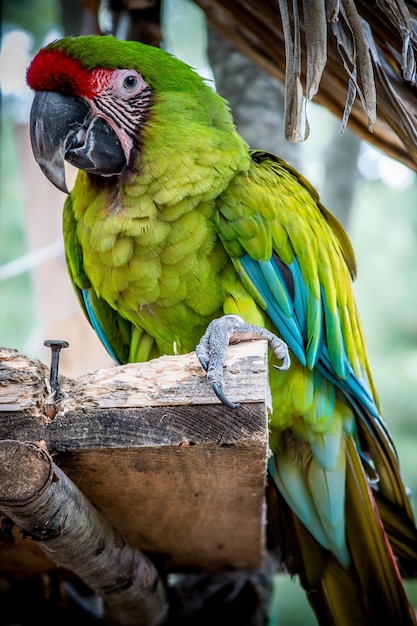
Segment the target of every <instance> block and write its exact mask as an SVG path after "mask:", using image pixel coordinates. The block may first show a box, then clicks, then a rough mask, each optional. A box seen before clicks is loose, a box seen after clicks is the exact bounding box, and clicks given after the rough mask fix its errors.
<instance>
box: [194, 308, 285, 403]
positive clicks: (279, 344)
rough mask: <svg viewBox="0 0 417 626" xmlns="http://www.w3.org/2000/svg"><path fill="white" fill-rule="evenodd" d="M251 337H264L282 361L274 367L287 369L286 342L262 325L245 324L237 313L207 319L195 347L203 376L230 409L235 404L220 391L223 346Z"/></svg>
mask: <svg viewBox="0 0 417 626" xmlns="http://www.w3.org/2000/svg"><path fill="white" fill-rule="evenodd" d="M252 339H266V341H268V344H269V347H270V348H271V350H272V351H273V352H274V354H275V356H276V358H277V359H282V365H274V367H275V368H276V369H279V370H287V369H288V368H289V366H290V356H289V352H288V346H287V344H286V343H285V342H284V341H282V339H279V338H278V337H277V336H276V335H274V334H273V333H271V332H270V331H269V330H266V328H261V327H259V326H252V324H246V323H245V322H244V321H243V320H242V318H241V317H239V316H238V315H225V316H224V317H219V318H218V319H215V320H213V321H212V322H210V324H209V325H208V326H207V330H206V332H205V333H204V335H203V336H202V337H201V339H200V342H199V343H198V345H197V347H196V349H195V351H196V354H197V357H198V359H199V361H200V363H201V365H202V366H203V367H204V369H205V370H206V372H207V380H208V382H209V383H210V385H211V386H212V388H213V391H214V393H215V394H216V396H217V397H218V398H219V400H220V401H221V402H223V404H225V405H226V406H227V407H229V408H231V409H235V408H236V407H237V406H239V405H238V404H234V403H233V402H230V400H228V399H227V398H226V396H225V395H224V393H223V365H224V362H225V359H226V352H227V348H228V346H229V344H230V343H239V342H240V341H249V340H252Z"/></svg>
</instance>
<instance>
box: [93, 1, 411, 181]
mask: <svg viewBox="0 0 417 626" xmlns="http://www.w3.org/2000/svg"><path fill="white" fill-rule="evenodd" d="M82 1H83V4H84V6H85V7H88V8H89V10H90V11H91V10H94V7H98V6H99V2H98V1H97V0H82ZM194 1H195V3H196V4H197V5H199V6H200V7H201V8H202V9H203V10H204V12H205V13H206V15H207V18H208V20H209V22H210V23H212V24H213V25H214V26H215V27H216V28H217V29H218V30H219V31H220V32H221V33H222V34H223V35H224V36H225V37H226V38H227V39H229V40H230V41H231V42H233V43H234V45H235V46H236V47H237V48H238V49H239V50H240V51H241V52H243V53H244V54H246V55H248V56H249V57H251V58H252V59H253V60H254V61H256V62H257V63H258V64H259V65H260V66H262V67H263V68H265V69H266V70H267V71H268V72H270V73H271V74H272V75H273V76H275V77H277V78H278V79H279V80H281V81H282V82H284V83H285V90H286V112H285V131H286V137H287V139H288V140H289V141H301V140H303V139H305V138H306V137H307V135H308V119H306V115H305V108H306V107H305V104H306V101H308V100H314V101H315V102H317V103H319V104H321V105H323V106H325V107H327V108H328V109H329V110H330V111H332V113H334V114H335V115H336V116H337V117H339V118H340V120H341V126H342V128H344V127H346V126H347V125H348V126H349V128H351V129H352V130H353V131H354V132H355V133H357V134H358V135H360V136H361V137H362V138H364V139H366V140H367V141H369V142H370V143H372V144H374V145H375V146H377V147H378V148H380V149H381V150H383V151H384V152H385V153H386V154H388V155H390V156H392V157H394V158H396V159H398V160H399V161H402V162H403V163H405V164H406V165H408V166H409V167H410V168H412V169H413V170H415V171H417V89H416V86H415V81H416V51H417V50H416V47H417V25H416V19H417V2H416V0H374V1H373V2H370V1H369V0H194ZM159 4H160V0H113V1H112V2H111V3H110V5H111V6H113V8H114V7H116V8H117V7H118V8H119V9H120V8H124V9H128V10H129V11H130V12H131V14H132V16H133V15H134V20H133V21H134V29H136V30H134V31H133V35H131V38H137V39H141V40H142V41H144V40H145V39H149V37H154V36H155V30H152V27H151V29H149V28H147V25H148V24H149V23H150V24H151V25H152V24H153V25H155V23H154V22H153V20H156V21H157V19H158V18H157V17H155V16H157V15H158V12H159ZM138 29H139V30H138ZM156 37H157V35H156ZM148 43H154V42H153V41H148ZM154 45H158V43H154Z"/></svg>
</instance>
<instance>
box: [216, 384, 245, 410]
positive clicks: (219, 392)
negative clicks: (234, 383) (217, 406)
mask: <svg viewBox="0 0 417 626" xmlns="http://www.w3.org/2000/svg"><path fill="white" fill-rule="evenodd" d="M211 386H212V388H213V391H214V393H215V394H216V396H217V397H218V399H219V400H220V402H222V403H223V404H224V405H225V406H227V407H228V408H229V409H237V407H238V406H240V405H239V404H234V403H233V402H231V401H230V400H228V399H227V398H226V396H225V395H224V393H223V390H222V388H221V387H220V385H218V384H217V383H211Z"/></svg>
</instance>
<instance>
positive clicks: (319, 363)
mask: <svg viewBox="0 0 417 626" xmlns="http://www.w3.org/2000/svg"><path fill="white" fill-rule="evenodd" d="M240 261H241V263H242V266H243V268H244V270H245V271H246V273H247V276H248V278H249V279H250V280H251V281H252V283H253V284H254V286H255V287H256V289H257V290H258V292H259V293H260V295H261V296H262V298H263V299H264V301H265V302H266V310H267V313H268V315H269V316H270V318H271V320H272V322H273V323H274V325H275V326H276V328H277V329H278V331H279V333H280V335H281V336H282V338H283V339H284V341H285V342H286V343H287V344H288V345H289V347H290V348H291V350H292V352H293V353H294V354H295V356H296V357H297V358H298V359H299V361H300V362H301V363H302V365H307V366H308V367H309V368H310V369H312V368H313V367H315V366H316V367H317V368H318V369H319V370H320V371H321V372H322V373H323V374H324V375H325V376H326V378H328V379H329V380H330V381H331V382H332V383H333V384H334V385H335V386H337V387H338V388H339V389H341V390H343V391H344V392H345V393H346V394H347V396H348V397H349V396H353V397H355V398H356V401H357V402H359V404H360V405H362V406H363V407H364V409H365V410H366V411H368V412H369V413H370V414H371V415H372V416H373V417H375V418H376V419H379V418H380V415H379V411H378V407H377V406H376V403H375V400H374V397H373V394H372V390H371V389H370V387H369V385H368V383H367V380H366V376H365V374H364V375H363V376H362V377H359V376H358V375H357V374H356V373H355V372H354V370H353V367H352V365H351V363H350V362H349V359H348V357H347V354H346V350H345V345H344V340H343V333H342V330H341V326H340V319H339V316H338V315H337V314H336V315H332V314H331V313H330V311H329V310H328V308H327V304H326V298H325V295H324V293H323V291H322V298H321V302H320V301H317V303H316V304H315V305H314V307H315V309H316V310H315V311H314V320H313V321H311V320H310V321H308V320H309V310H310V311H311V309H312V304H311V302H310V298H312V297H313V296H312V294H310V295H309V293H308V287H307V285H306V283H305V281H304V279H303V276H302V274H301V270H300V267H299V265H298V262H297V260H294V261H293V262H292V263H291V265H288V266H286V268H287V269H288V270H290V271H291V274H292V277H293V282H294V289H293V291H294V293H293V297H291V296H290V294H289V291H288V287H287V282H288V277H287V279H285V278H284V276H283V273H282V272H281V270H280V267H279V264H278V263H276V262H275V259H274V257H273V256H272V257H271V259H270V261H268V262H265V261H262V262H258V261H255V260H254V259H253V258H252V257H250V256H249V255H247V254H246V255H245V256H243V257H242V258H241V259H240ZM281 263H282V262H281ZM308 324H310V326H311V327H310V329H309V328H308ZM327 336H329V338H331V341H330V345H331V344H332V342H335V349H334V350H332V351H331V353H330V352H329V343H328V341H327V340H326V337H327Z"/></svg>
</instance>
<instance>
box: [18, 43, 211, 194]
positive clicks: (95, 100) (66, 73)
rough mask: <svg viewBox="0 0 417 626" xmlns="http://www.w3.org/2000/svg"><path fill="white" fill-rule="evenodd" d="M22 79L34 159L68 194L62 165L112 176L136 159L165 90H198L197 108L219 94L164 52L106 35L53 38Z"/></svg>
mask: <svg viewBox="0 0 417 626" xmlns="http://www.w3.org/2000/svg"><path fill="white" fill-rule="evenodd" d="M26 79H27V83H28V85H29V87H31V89H33V90H34V91H35V96H34V100H33V104H32V110H31V119H30V133H31V141H32V148H33V153H34V156H35V159H36V160H37V162H38V163H39V165H40V167H41V169H42V171H43V172H44V174H45V175H46V176H47V178H48V179H49V180H50V181H51V182H52V183H53V184H54V185H55V186H56V187H58V188H59V189H61V190H62V191H65V192H66V193H68V190H67V186H66V182H65V171H64V161H65V160H66V161H68V162H69V163H71V164H73V165H75V166H76V167H77V168H79V169H81V170H84V171H86V172H89V173H91V174H97V175H100V176H113V175H118V174H121V173H122V172H123V170H124V168H125V167H127V166H129V164H130V163H131V162H132V160H133V159H135V158H137V155H138V153H139V152H140V150H141V143H142V136H143V129H144V128H145V127H146V125H147V124H148V123H149V120H150V118H152V114H153V111H152V109H153V105H154V103H155V100H157V99H158V98H160V97H161V95H162V96H163V94H164V93H165V94H166V93H167V92H169V93H170V94H174V93H177V94H178V93H179V92H181V93H182V94H187V93H190V94H191V93H192V94H194V95H195V94H198V93H201V92H202V91H203V92H204V95H203V96H201V97H200V101H201V103H203V104H202V106H206V105H204V103H205V102H206V103H207V106H209V101H210V100H211V98H212V97H213V96H214V97H216V94H214V92H212V90H211V89H210V88H209V87H207V85H205V84H204V83H203V81H202V80H201V78H200V77H199V76H198V75H197V74H196V73H195V72H193V71H192V70H191V68H189V67H188V66H187V65H186V64H184V63H183V62H181V61H179V60H178V59H176V58H174V57H173V56H171V55H169V54H167V53H166V52H164V51H162V50H160V49H158V48H155V47H152V46H147V45H145V44H141V43H138V42H133V41H122V40H119V39H116V38H114V37H107V36H106V37H99V36H82V37H65V38H63V39H60V40H58V41H54V42H53V43H51V44H49V45H47V46H46V47H45V48H42V49H41V50H40V51H39V52H38V53H37V54H36V56H35V57H34V59H33V60H32V62H31V64H30V65H29V68H28V70H27V77H26ZM210 92H211V95H210ZM217 98H218V99H219V100H220V98H219V97H218V96H217ZM179 108H180V107H178V106H177V109H179ZM178 140H179V141H180V138H178Z"/></svg>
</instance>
